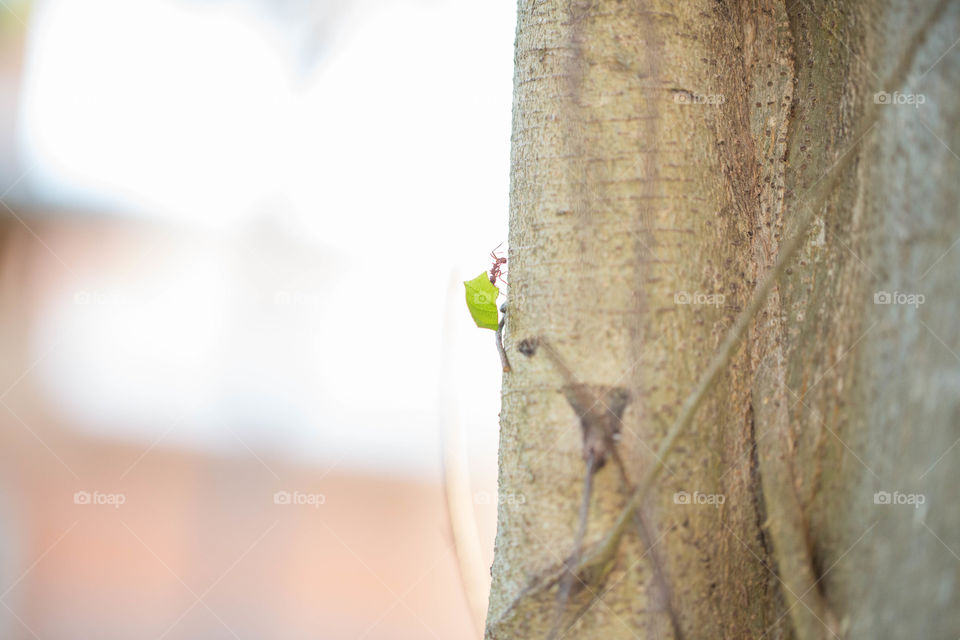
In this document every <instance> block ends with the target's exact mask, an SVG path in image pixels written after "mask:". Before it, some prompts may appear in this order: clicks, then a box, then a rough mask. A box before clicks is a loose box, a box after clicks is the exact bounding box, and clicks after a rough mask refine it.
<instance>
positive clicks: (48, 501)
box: [0, 0, 516, 640]
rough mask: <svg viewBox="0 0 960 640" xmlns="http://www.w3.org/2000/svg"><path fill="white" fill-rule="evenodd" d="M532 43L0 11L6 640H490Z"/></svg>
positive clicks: (495, 29)
mask: <svg viewBox="0 0 960 640" xmlns="http://www.w3.org/2000/svg"><path fill="white" fill-rule="evenodd" d="M515 11H516V8H515V4H514V3H512V2H490V3H472V2H467V1H466V0H137V1H136V2H131V1H130V0H84V1H83V2H78V1H77V0H45V1H41V0H37V1H34V2H27V1H23V0H0V346H2V352H3V357H2V359H0V452H2V454H0V455H2V462H0V605H2V606H0V638H4V639H17V640H18V639H21V638H23V639H28V638H37V639H43V640H58V639H64V640H66V639H70V640H75V639H77V638H98V639H99V640H110V639H114V638H116V639H123V640H130V639H133V638H147V639H157V640H159V639H161V638H167V639H174V638H191V639H192V638H204V639H210V638H243V639H247V638H270V639H287V638H290V639H300V638H303V639H307V638H310V639H317V638H323V639H327V638H330V639H340V638H356V639H361V638H367V639H371V640H374V639H391V640H393V639H405V638H418V639H421V638H442V639H444V640H447V639H457V638H477V637H480V633H479V630H478V626H477V625H478V623H479V621H478V620H477V618H478V616H481V615H482V614H483V611H482V610H481V609H482V607H483V606H485V598H486V588H487V586H488V585H487V584H486V583H487V582H488V581H489V571H488V567H489V565H490V562H491V559H492V554H493V536H494V531H495V518H496V503H497V497H496V456H497V437H498V434H497V420H498V419H497V411H498V407H499V387H500V377H501V374H500V365H499V359H498V357H497V353H496V350H495V348H494V344H493V334H492V332H490V331H484V330H480V329H477V328H475V327H474V326H473V324H472V322H471V320H470V319H469V316H468V314H467V311H466V308H465V304H464V301H463V290H462V285H461V284H460V282H461V281H463V280H466V279H469V278H473V277H475V276H476V275H477V274H479V273H480V272H481V271H483V270H485V269H488V268H489V267H490V260H489V256H488V254H489V252H490V251H491V250H492V249H493V248H494V247H496V246H497V245H498V244H499V243H501V242H503V241H505V240H506V233H507V205H508V202H507V196H508V179H509V175H508V174H509V152H510V150H509V144H510V105H511V92H512V64H513V60H512V59H513V35H514V24H515V15H514V14H515ZM504 248H505V245H504V247H501V250H503V249H504ZM447 496H449V497H450V499H449V500H448V499H447ZM451 505H452V508H451ZM451 513H452V514H453V516H454V517H453V518H452V519H451ZM451 521H452V522H453V523H454V524H453V525H452V524H451ZM454 529H459V535H458V536H454V535H453V531H454Z"/></svg>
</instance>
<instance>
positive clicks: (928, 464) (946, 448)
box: [486, 0, 960, 640]
mask: <svg viewBox="0 0 960 640" xmlns="http://www.w3.org/2000/svg"><path fill="white" fill-rule="evenodd" d="M957 34H960V6H958V5H956V4H955V3H954V4H951V3H950V2H949V1H948V0H939V1H935V0H931V1H929V2H922V3H917V4H913V3H903V5H902V6H895V5H892V4H879V3H876V4H875V3H857V2H842V1H839V0H832V1H831V0H818V1H815V2H809V3H808V2H775V1H763V0H754V1H752V2H747V1H745V2H740V3H736V2H716V1H709V2H708V1H699V0H677V1H675V2H670V1H662V2H634V1H629V0H593V1H589V2H588V1H586V0H573V1H571V2H567V1H564V2H558V1H544V0H521V1H520V7H519V13H518V25H517V40H516V57H515V64H516V71H515V79H514V92H515V93H514V123H513V156H512V187H511V216H510V256H509V263H508V264H509V267H510V274H509V280H510V291H509V297H508V303H507V322H506V337H505V343H506V347H507V351H508V353H509V354H510V360H511V364H512V365H513V370H512V371H511V372H509V373H506V374H504V383H503V407H502V412H501V445H500V493H501V499H500V505H501V506H500V511H499V524H498V533H497V543H496V557H495V561H494V565H493V570H492V572H493V587H492V592H491V595H490V605H489V613H488V620H487V633H486V635H487V637H488V638H547V637H550V636H551V635H552V636H554V637H565V638H669V637H675V638H687V639H691V638H761V637H762V638H791V637H796V638H800V639H801V640H806V639H808V638H833V637H849V638H871V639H872V638H956V637H957V635H958V634H960V608H958V607H957V604H958V603H960V594H958V589H960V507H957V506H956V504H955V502H954V501H953V500H952V499H951V498H952V495H951V489H952V488H953V487H955V486H957V485H958V482H957V481H958V479H960V478H958V476H960V474H958V472H957V469H958V466H957V462H958V457H960V446H954V445H956V444H957V441H958V439H960V393H958V390H960V355H958V354H960V327H958V325H957V322H956V315H957V310H958V302H957V291H956V289H955V288H954V287H953V281H954V279H955V274H956V272H957V271H958V269H960V248H956V247H955V246H954V244H955V243H960V216H958V215H957V214H958V204H957V203H958V202H960V180H958V179H957V178H958V177H960V157H958V155H957V153H954V151H952V150H951V149H953V150H958V151H960V128H958V127H957V123H958V122H960V100H958V92H960V89H958V87H960V46H956V47H952V46H951V45H954V44H956V43H955V42H954V40H955V39H956V37H957ZM878 92H887V93H888V94H889V99H888V100H885V99H884V94H883V93H878ZM895 92H898V93H895ZM911 96H912V98H911ZM921 96H922V98H921ZM918 103H920V104H918ZM805 212H809V215H806V216H805V215H804V214H805ZM794 237H795V238H797V239H802V242H801V243H800V244H799V250H798V251H797V252H796V255H793V254H792V253H790V255H784V256H782V257H783V258H790V259H789V260H788V261H787V262H785V263H784V264H785V265H786V268H785V269H784V271H783V272H782V274H780V273H779V272H778V275H780V276H781V277H779V278H778V279H777V280H776V286H775V287H773V290H772V292H771V293H770V295H769V296H766V297H765V298H763V305H762V306H761V307H760V308H759V309H760V311H759V313H756V314H750V318H749V319H750V324H749V325H748V326H749V331H748V332H747V334H746V336H745V337H744V338H743V339H741V340H738V341H737V342H736V349H735V350H734V351H733V353H732V357H731V358H730V359H729V361H725V363H724V367H723V369H722V373H721V374H720V375H719V377H718V379H717V381H716V384H715V385H713V386H712V388H710V389H709V392H708V393H707V394H706V395H705V396H704V398H703V402H702V403H701V404H700V405H699V408H696V406H695V413H694V414H693V421H692V424H691V426H690V428H688V429H685V430H683V431H682V433H681V435H680V437H679V438H678V439H677V441H676V445H675V446H673V447H672V449H668V453H666V454H665V455H663V456H661V458H662V459H661V460H660V462H661V463H662V464H663V472H662V473H660V475H659V476H658V477H657V479H656V482H655V483H654V484H653V485H652V488H651V490H650V491H648V492H646V493H645V494H644V496H643V499H642V501H641V503H640V506H639V508H638V509H637V513H638V515H639V516H640V517H639V518H636V519H631V525H630V527H629V528H628V529H627V531H626V532H625V533H624V534H623V536H622V538H616V539H615V540H614V538H613V537H611V536H609V535H608V533H609V532H610V531H611V529H612V528H613V527H614V526H615V524H616V523H618V522H620V521H621V520H623V517H624V514H625V512H624V507H625V506H627V505H628V504H629V503H628V500H629V496H630V494H631V490H632V484H631V483H636V482H638V480H639V479H640V478H641V477H643V476H644V474H645V473H647V472H648V471H649V470H650V469H652V468H653V467H655V466H657V465H658V464H659V463H658V461H657V455H658V448H659V447H660V445H661V443H662V442H664V438H665V436H666V434H667V432H668V430H669V428H670V425H671V424H674V423H675V422H676V421H677V420H678V416H679V415H681V414H682V405H683V403H684V402H685V401H686V400H688V397H689V396H690V394H691V391H692V390H693V389H694V388H696V387H697V385H698V383H700V382H702V374H703V372H704V371H705V370H707V369H708V363H709V362H710V361H711V358H713V357H714V354H715V352H716V351H717V349H718V346H719V345H720V344H721V343H722V342H723V340H724V338H725V337H726V336H727V335H728V333H729V332H730V330H731V327H732V326H734V324H735V320H736V319H737V318H738V317H739V316H740V315H741V314H746V313H747V312H748V311H749V309H748V307H749V306H750V303H751V301H754V300H755V299H756V293H755V292H756V291H757V290H758V288H759V283H760V282H761V281H762V280H763V279H764V277H765V276H768V275H769V274H771V272H772V270H773V269H774V268H775V267H774V265H775V263H776V261H777V259H778V256H781V252H782V251H784V250H785V249H784V248H785V247H786V245H788V244H789V239H790V238H794ZM884 292H889V293H890V294H891V295H890V303H889V304H886V302H887V298H886V297H885V296H884V295H883V294H884ZM894 292H896V293H897V294H898V295H893V294H894ZM904 294H906V295H904ZM911 295H913V296H914V297H909V296H911ZM919 296H923V298H920V297H919ZM521 345H523V346H524V347H525V348H523V349H521V348H520V347H521ZM537 345H539V348H536V347H537ZM521 351H523V352H525V353H528V354H529V355H528V356H524V355H521ZM565 367H568V368H569V371H565ZM580 385H587V386H580ZM581 392H582V393H585V394H586V396H583V395H582V394H581V395H579V396H578V395H577V394H578V393H581ZM613 392H625V393H627V394H629V401H628V402H627V404H626V405H625V409H623V411H622V421H618V422H617V428H619V429H620V437H619V441H618V443H617V444H616V445H615V447H616V451H617V453H618V454H619V457H620V458H621V459H622V460H623V463H624V465H623V466H624V468H625V471H626V475H627V478H628V480H627V481H626V484H625V482H624V480H623V478H622V476H621V474H620V473H619V472H618V471H617V467H616V464H614V462H611V461H610V460H613V458H612V457H611V458H610V460H608V464H606V465H605V466H603V467H602V468H600V469H599V470H598V471H597V472H596V474H595V475H593V477H592V493H591V499H590V501H589V509H588V518H587V520H586V521H587V523H588V524H587V528H586V533H585V536H584V540H583V545H582V549H583V552H582V556H583V557H586V558H589V559H590V561H589V562H588V563H587V564H589V567H587V569H589V570H587V569H584V570H583V571H579V570H573V571H572V572H569V571H567V570H566V569H565V567H567V568H569V567H574V566H577V565H576V560H577V557H576V556H577V554H576V553H575V549H577V548H578V547H579V545H577V544H576V538H577V530H578V526H579V517H578V516H579V514H578V509H579V506H580V504H581V498H582V494H583V492H584V487H585V479H586V476H587V475H588V472H587V465H586V464H585V462H584V454H585V452H586V451H587V450H588V449H589V446H587V447H585V446H584V443H583V439H582V434H581V426H588V423H589V422H590V416H594V417H596V416H597V415H605V416H607V417H610V416H613V417H616V414H617V413H618V412H617V411H616V409H618V408H619V407H613V406H612V405H613V404H615V398H616V397H619V396H615V395H611V394H612V393H613ZM584 397H585V398H586V400H587V401H588V402H587V404H589V405H591V406H583V405H584ZM624 397H626V396H624ZM591 399H593V400H596V401H595V402H594V401H592V400H591ZM597 404H599V405H602V406H603V407H604V408H606V409H608V412H607V413H603V412H600V413H597V412H596V411H594V406H593V405H597ZM611 419H612V418H611ZM878 492H880V493H879V494H878ZM882 492H889V494H890V496H891V500H890V501H891V502H894V503H897V502H899V503H900V504H882V502H884V501H885V497H884V496H885V494H884V493H882ZM895 492H896V493H895ZM875 494H878V500H877V501H879V502H881V504H877V501H875ZM918 503H919V504H918ZM611 541H613V542H611ZM571 556H572V557H571ZM581 566H586V565H581ZM565 576H568V577H570V576H574V577H571V579H570V583H571V585H569V586H570V588H569V589H568V591H567V593H566V595H564V579H565V578H564V577H565Z"/></svg>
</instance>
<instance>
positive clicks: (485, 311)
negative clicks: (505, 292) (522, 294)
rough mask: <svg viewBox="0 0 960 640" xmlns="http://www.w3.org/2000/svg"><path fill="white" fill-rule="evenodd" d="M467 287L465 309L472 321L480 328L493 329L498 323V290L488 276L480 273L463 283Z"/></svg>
mask: <svg viewBox="0 0 960 640" xmlns="http://www.w3.org/2000/svg"><path fill="white" fill-rule="evenodd" d="M463 286H464V287H466V289H467V309H469V310H470V315H471V316H473V321H474V322H476V323H477V326H478V327H480V328H481V329H493V330H494V331H496V329H497V325H498V314H497V296H499V295H500V290H499V289H497V287H496V286H494V285H493V284H491V282H490V276H488V275H487V274H486V272H484V273H481V274H480V275H478V276H477V277H476V278H474V279H473V280H468V281H466V282H464V283H463Z"/></svg>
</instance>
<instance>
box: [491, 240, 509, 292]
mask: <svg viewBox="0 0 960 640" xmlns="http://www.w3.org/2000/svg"><path fill="white" fill-rule="evenodd" d="M502 244H503V243H502V242H501V243H500V244H498V245H497V246H496V248H495V249H494V250H493V251H491V252H490V257H491V258H493V266H492V267H490V284H494V285H495V284H497V280H499V281H500V282H502V283H503V284H508V283H507V281H506V280H504V279H503V276H502V275H501V272H500V265H502V264H507V259H506V258H501V257H500V256H498V255H497V249H499V248H500V246H501V245H502Z"/></svg>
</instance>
